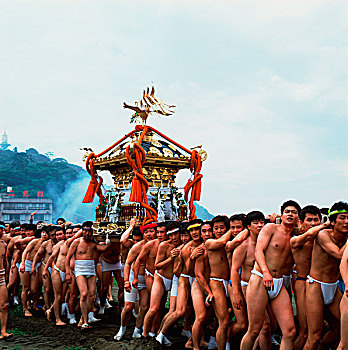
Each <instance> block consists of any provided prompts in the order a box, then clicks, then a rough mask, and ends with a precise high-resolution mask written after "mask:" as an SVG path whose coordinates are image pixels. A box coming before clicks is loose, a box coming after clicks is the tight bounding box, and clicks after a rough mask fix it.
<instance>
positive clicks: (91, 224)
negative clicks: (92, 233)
mask: <svg viewBox="0 0 348 350" xmlns="http://www.w3.org/2000/svg"><path fill="white" fill-rule="evenodd" d="M92 226H93V221H85V222H84V223H83V224H82V227H87V228H92Z"/></svg>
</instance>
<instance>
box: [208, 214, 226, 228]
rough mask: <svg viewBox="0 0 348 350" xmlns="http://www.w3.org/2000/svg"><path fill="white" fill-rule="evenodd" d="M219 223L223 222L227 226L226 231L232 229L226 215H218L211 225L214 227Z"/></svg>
mask: <svg viewBox="0 0 348 350" xmlns="http://www.w3.org/2000/svg"><path fill="white" fill-rule="evenodd" d="M217 222H223V223H224V224H225V227H226V229H227V230H228V229H229V228H230V220H229V219H228V217H227V216H226V215H217V216H215V217H213V218H212V220H211V225H212V227H213V226H214V224H215V223H217Z"/></svg>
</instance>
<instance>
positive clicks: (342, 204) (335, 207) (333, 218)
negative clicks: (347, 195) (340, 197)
mask: <svg viewBox="0 0 348 350" xmlns="http://www.w3.org/2000/svg"><path fill="white" fill-rule="evenodd" d="M336 210H346V211H347V212H348V203H345V202H342V201H340V202H336V203H335V204H334V205H333V206H332V207H331V208H330V213H332V212H333V211H336ZM337 215H338V214H333V215H330V216H329V219H330V222H336V219H337Z"/></svg>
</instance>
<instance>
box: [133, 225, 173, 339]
mask: <svg viewBox="0 0 348 350" xmlns="http://www.w3.org/2000/svg"><path fill="white" fill-rule="evenodd" d="M151 226H153V227H156V235H157V239H154V240H152V241H150V242H147V243H146V244H145V245H144V247H143V248H142V250H141V252H140V254H139V256H138V258H137V260H136V261H135V264H134V279H133V282H132V285H133V287H135V288H137V287H138V282H139V280H138V274H139V269H140V265H141V264H144V263H145V264H146V265H145V284H146V287H147V290H148V292H149V295H151V289H152V284H153V281H154V274H155V262H156V256H157V251H158V246H159V244H160V243H161V242H163V241H166V240H167V239H168V236H167V230H166V224H165V223H164V222H160V223H157V224H148V225H145V226H141V231H142V232H144V229H145V228H146V229H149V228H151ZM159 323H160V317H159V314H158V315H156V318H155V320H154V321H153V325H152V327H151V332H149V334H148V335H150V336H151V337H155V336H156V333H155V330H156V329H158V327H159Z"/></svg>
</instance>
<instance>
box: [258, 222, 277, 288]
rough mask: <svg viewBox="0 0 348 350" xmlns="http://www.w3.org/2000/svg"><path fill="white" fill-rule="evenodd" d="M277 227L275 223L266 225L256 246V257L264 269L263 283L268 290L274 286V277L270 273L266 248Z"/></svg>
mask: <svg viewBox="0 0 348 350" xmlns="http://www.w3.org/2000/svg"><path fill="white" fill-rule="evenodd" d="M275 228H276V226H275V224H267V225H266V226H264V227H263V228H262V230H261V232H260V233H259V236H258V238H257V243H256V248H255V259H256V262H257V264H258V265H259V267H260V269H261V271H262V274H263V284H264V286H265V288H266V289H267V290H270V289H271V288H272V287H273V277H272V275H271V274H270V272H269V270H268V267H267V264H266V259H265V250H266V248H267V247H268V244H269V242H270V240H271V238H272V236H273V232H274V230H275Z"/></svg>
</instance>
